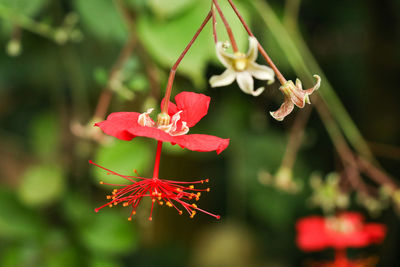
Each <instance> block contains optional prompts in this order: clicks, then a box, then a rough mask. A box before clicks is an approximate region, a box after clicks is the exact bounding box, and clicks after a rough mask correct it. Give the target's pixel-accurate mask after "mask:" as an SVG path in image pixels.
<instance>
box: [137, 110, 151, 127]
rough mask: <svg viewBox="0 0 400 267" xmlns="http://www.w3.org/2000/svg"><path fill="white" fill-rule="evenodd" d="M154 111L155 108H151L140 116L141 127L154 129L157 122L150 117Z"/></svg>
mask: <svg viewBox="0 0 400 267" xmlns="http://www.w3.org/2000/svg"><path fill="white" fill-rule="evenodd" d="M153 110H154V109H153V108H149V109H148V110H147V111H146V112H144V113H142V114H140V115H139V117H138V124H139V125H141V126H146V127H153V126H154V124H155V122H154V121H153V120H152V119H151V118H150V116H149V114H150V113H151V112H153Z"/></svg>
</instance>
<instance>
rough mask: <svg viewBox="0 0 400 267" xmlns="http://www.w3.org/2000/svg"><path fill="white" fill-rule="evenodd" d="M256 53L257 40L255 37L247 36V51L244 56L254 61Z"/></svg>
mask: <svg viewBox="0 0 400 267" xmlns="http://www.w3.org/2000/svg"><path fill="white" fill-rule="evenodd" d="M257 55H258V41H257V39H256V38H255V37H253V36H249V50H248V51H247V55H246V58H247V60H248V61H250V62H254V61H256V59H257Z"/></svg>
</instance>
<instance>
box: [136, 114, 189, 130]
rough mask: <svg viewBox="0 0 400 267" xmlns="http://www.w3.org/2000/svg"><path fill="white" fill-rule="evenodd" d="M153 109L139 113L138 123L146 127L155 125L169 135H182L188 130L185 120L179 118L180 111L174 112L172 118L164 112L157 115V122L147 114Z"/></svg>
mask: <svg viewBox="0 0 400 267" xmlns="http://www.w3.org/2000/svg"><path fill="white" fill-rule="evenodd" d="M152 111H153V109H149V110H147V111H146V112H144V113H142V114H140V115H139V118H138V124H139V125H141V126H146V127H156V128H157V129H160V130H162V131H164V132H166V133H167V134H169V135H172V136H178V135H184V134H187V133H188V132H189V127H188V126H187V123H186V122H185V121H182V120H181V116H180V114H181V113H182V111H178V112H177V113H175V114H174V115H173V116H172V118H171V117H170V116H169V115H168V114H166V113H160V114H158V115H157V123H155V122H154V121H153V120H152V119H151V118H150V116H149V114H150V113H151V112H152Z"/></svg>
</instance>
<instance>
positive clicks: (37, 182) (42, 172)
mask: <svg viewBox="0 0 400 267" xmlns="http://www.w3.org/2000/svg"><path fill="white" fill-rule="evenodd" d="M64 187H65V177H64V173H63V171H62V169H61V168H59V167H57V166H53V165H41V166H34V167H31V168H29V169H28V170H27V171H26V172H25V173H24V174H23V177H22V179H21V182H20V185H19V187H18V192H17V193H18V197H19V199H20V200H21V201H22V202H23V203H24V204H26V205H27V206H33V207H36V206H47V205H50V204H52V203H53V202H54V201H56V200H58V199H59V198H60V197H61V196H62V194H63V192H64Z"/></svg>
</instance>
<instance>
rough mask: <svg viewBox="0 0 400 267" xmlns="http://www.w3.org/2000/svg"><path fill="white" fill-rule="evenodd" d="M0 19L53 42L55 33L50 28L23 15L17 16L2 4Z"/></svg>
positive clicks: (0, 5)
mask: <svg viewBox="0 0 400 267" xmlns="http://www.w3.org/2000/svg"><path fill="white" fill-rule="evenodd" d="M0 18H2V19H5V20H9V21H11V22H12V23H14V24H16V25H18V26H19V27H21V28H23V29H25V30H27V31H31V32H33V33H36V34H38V35H41V36H43V37H46V38H49V39H51V40H53V41H54V40H55V37H56V33H57V31H56V30H55V29H53V28H51V26H49V25H47V24H45V23H40V22H36V21H35V20H33V19H31V18H29V17H27V16H25V15H22V14H18V13H16V12H14V11H13V10H11V9H9V8H7V7H5V6H4V5H2V4H0Z"/></svg>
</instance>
